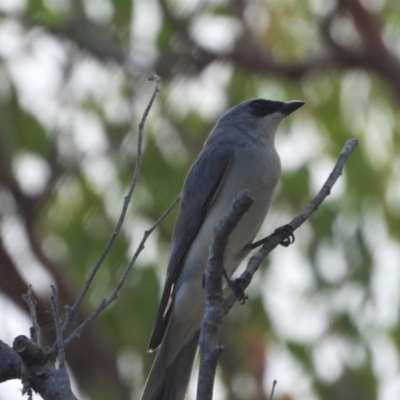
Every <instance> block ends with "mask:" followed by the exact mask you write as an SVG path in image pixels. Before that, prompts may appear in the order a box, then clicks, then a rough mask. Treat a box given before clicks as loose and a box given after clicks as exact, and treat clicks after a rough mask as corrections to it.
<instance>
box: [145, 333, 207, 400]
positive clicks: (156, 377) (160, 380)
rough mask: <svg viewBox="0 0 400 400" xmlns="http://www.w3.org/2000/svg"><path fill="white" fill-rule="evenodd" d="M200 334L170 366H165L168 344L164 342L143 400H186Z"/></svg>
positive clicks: (183, 348) (159, 350)
mask: <svg viewBox="0 0 400 400" xmlns="http://www.w3.org/2000/svg"><path fill="white" fill-rule="evenodd" d="M199 333H200V331H197V332H196V334H195V335H194V336H193V338H192V340H191V341H190V342H189V343H188V344H187V345H185V346H184V347H182V349H181V350H180V351H179V353H178V355H177V357H176V358H175V360H174V361H173V362H172V363H171V364H170V365H168V366H165V354H166V351H167V349H166V347H167V345H168V342H167V341H166V340H164V341H163V342H162V344H161V346H160V348H159V349H158V352H157V356H156V359H155V360H154V364H153V367H152V368H151V371H150V375H149V377H148V379H147V382H146V387H145V389H144V392H143V396H142V400H184V398H185V394H186V390H187V387H188V384H189V380H190V374H191V372H192V368H193V362H194V359H195V357H196V353H197V345H198V341H199Z"/></svg>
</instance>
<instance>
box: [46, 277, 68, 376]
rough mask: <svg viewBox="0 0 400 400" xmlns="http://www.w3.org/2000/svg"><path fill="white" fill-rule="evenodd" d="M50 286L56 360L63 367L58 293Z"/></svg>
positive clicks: (63, 355)
mask: <svg viewBox="0 0 400 400" xmlns="http://www.w3.org/2000/svg"><path fill="white" fill-rule="evenodd" d="M50 287H51V290H52V292H53V294H52V295H51V296H50V303H51V308H52V309H53V316H54V322H55V324H56V343H57V349H58V361H59V363H60V365H59V367H60V368H64V363H65V352H64V345H63V342H64V340H63V333H62V321H61V318H60V314H59V312H58V303H57V298H58V294H57V290H56V288H55V286H53V285H51V286H50Z"/></svg>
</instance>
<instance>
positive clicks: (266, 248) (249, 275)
mask: <svg viewBox="0 0 400 400" xmlns="http://www.w3.org/2000/svg"><path fill="white" fill-rule="evenodd" d="M357 144H358V140H357V139H350V140H348V141H347V142H346V144H345V145H344V147H343V149H342V151H341V153H340V156H339V158H338V160H337V162H336V164H335V166H334V168H333V170H332V172H331V173H330V175H329V177H328V179H327V180H326V181H325V183H324V185H323V186H322V188H321V190H320V191H319V192H318V194H317V195H316V196H315V197H314V199H313V200H312V201H311V202H310V203H309V204H308V205H307V206H306V207H305V209H304V210H303V211H302V212H301V213H300V214H299V215H298V216H297V217H295V218H294V219H293V220H292V221H291V222H290V223H289V225H290V226H291V227H292V228H293V230H296V229H297V228H299V227H300V226H301V225H302V224H303V223H304V222H305V221H306V220H307V219H308V218H310V216H311V214H312V213H313V212H314V211H316V210H317V209H318V207H319V206H320V205H321V203H322V202H323V201H324V200H325V198H326V197H327V196H328V195H329V194H330V193H331V190H332V187H333V185H334V184H335V183H336V181H337V180H338V178H339V176H340V175H342V171H343V167H344V164H345V163H346V161H347V159H348V158H349V156H350V154H351V153H352V152H353V150H354V149H355V148H356V146H357ZM282 239H283V235H282V233H281V232H275V233H273V234H272V235H270V236H269V240H267V241H266V242H265V244H264V245H263V246H262V248H261V249H260V251H258V252H257V253H256V254H255V255H254V256H253V257H251V258H250V260H249V262H248V264H247V267H246V270H245V271H244V272H243V273H242V274H241V275H240V277H239V278H238V279H237V284H238V286H239V287H240V288H241V289H242V290H245V289H246V288H247V286H249V284H250V282H251V280H252V279H253V276H254V274H255V273H256V271H257V270H258V268H259V267H260V265H261V263H262V262H263V260H264V259H265V257H266V256H267V255H268V254H269V253H270V252H271V251H272V250H273V249H275V247H277V246H278V245H279V243H280V242H281V241H282ZM236 300H237V297H236V295H235V294H234V293H233V292H232V293H231V294H230V295H229V296H228V297H227V298H226V299H225V301H224V312H225V314H227V313H228V312H229V310H230V309H231V308H232V306H233V305H234V304H235V302H236Z"/></svg>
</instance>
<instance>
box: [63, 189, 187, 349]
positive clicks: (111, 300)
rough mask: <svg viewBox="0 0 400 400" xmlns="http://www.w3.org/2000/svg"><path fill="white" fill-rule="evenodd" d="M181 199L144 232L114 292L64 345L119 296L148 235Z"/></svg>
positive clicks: (72, 339) (70, 341) (74, 338)
mask: <svg viewBox="0 0 400 400" xmlns="http://www.w3.org/2000/svg"><path fill="white" fill-rule="evenodd" d="M179 199H180V196H178V197H177V198H176V199H175V200H174V201H173V202H172V204H171V205H170V206H169V207H168V209H167V210H166V211H165V212H164V214H163V215H161V217H160V218H159V219H158V220H157V221H156V222H155V223H154V224H153V225H152V226H151V227H150V228H149V229H148V230H147V231H145V232H144V234H143V238H142V240H141V241H140V243H139V246H138V248H137V249H136V251H135V253H134V255H133V256H132V258H131V260H130V262H129V264H128V266H127V267H126V268H125V271H124V273H123V274H122V277H121V279H120V280H119V282H118V284H117V286H116V287H115V289H114V291H113V293H112V294H111V295H110V297H108V298H107V299H103V300H102V301H101V302H100V304H99V305H98V306H97V308H96V309H95V310H94V311H93V312H92V313H91V314H90V315H89V317H87V318H86V320H85V321H83V322H82V323H81V324H80V325H79V326H78V327H77V328H76V329H75V330H74V331H73V332H72V333H71V334H70V335H69V337H68V338H67V339H66V340H65V341H64V347H67V346H68V345H69V344H71V343H72V342H73V341H75V340H76V339H78V338H79V336H80V334H81V333H82V331H83V330H84V329H85V328H86V326H88V325H89V324H90V322H92V321H93V320H94V319H95V318H96V317H97V316H98V315H99V314H100V313H101V312H102V311H103V310H104V309H105V308H106V307H107V306H108V305H110V304H111V303H112V302H113V301H114V300H116V299H117V298H118V294H119V292H120V290H121V288H122V286H123V284H124V282H125V280H126V278H127V277H128V274H129V272H130V270H131V269H132V267H133V265H134V264H135V262H136V260H137V258H138V256H139V254H140V253H141V252H142V250H143V249H144V247H145V246H144V245H145V243H146V241H147V239H148V237H149V236H150V235H151V233H152V232H153V231H154V229H156V227H157V226H158V225H159V224H160V223H161V221H162V220H163V219H164V218H165V217H166V216H167V215H168V214H169V213H170V212H171V210H172V209H173V208H174V207H175V205H176V204H177V203H178V201H179Z"/></svg>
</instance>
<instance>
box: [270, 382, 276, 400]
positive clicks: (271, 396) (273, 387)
mask: <svg viewBox="0 0 400 400" xmlns="http://www.w3.org/2000/svg"><path fill="white" fill-rule="evenodd" d="M277 383H278V381H277V380H276V379H274V381H273V382H272V389H271V394H270V395H269V398H268V400H272V399H273V398H274V392H275V387H276V384H277Z"/></svg>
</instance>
